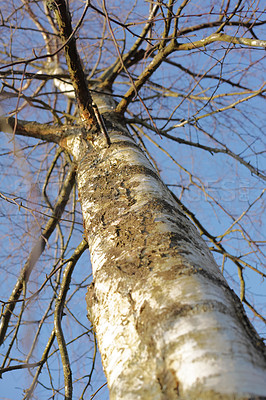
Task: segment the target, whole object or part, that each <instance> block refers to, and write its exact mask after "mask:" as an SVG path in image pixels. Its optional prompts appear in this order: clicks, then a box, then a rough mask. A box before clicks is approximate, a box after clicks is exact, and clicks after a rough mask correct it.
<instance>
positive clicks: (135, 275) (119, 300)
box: [65, 117, 266, 400]
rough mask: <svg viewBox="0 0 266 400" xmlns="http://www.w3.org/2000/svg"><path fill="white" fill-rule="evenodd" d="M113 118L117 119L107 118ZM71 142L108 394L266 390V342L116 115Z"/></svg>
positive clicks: (213, 395) (212, 394)
mask: <svg viewBox="0 0 266 400" xmlns="http://www.w3.org/2000/svg"><path fill="white" fill-rule="evenodd" d="M109 118H110V117H109ZM106 126H107V127H108V133H109V136H110V139H111V142H112V144H111V146H110V147H108V146H107V145H106V141H105V138H104V137H101V136H100V137H98V139H95V140H94V142H93V143H90V142H89V141H87V140H86V138H85V137H84V135H83V136H82V134H81V133H80V134H79V135H75V136H73V137H72V138H71V137H69V139H66V141H65V145H66V147H68V149H69V150H70V151H71V152H72V153H73V155H74V157H75V159H76V162H77V165H78V167H77V182H78V188H79V196H80V201H81V205H82V212H83V218H84V227H85V235H86V238H87V240H88V244H89V248H90V253H91V261H92V267H93V275H94V282H93V284H92V285H91V287H90V288H89V291H88V295H87V303H88V313H89V316H90V319H91V321H92V323H93V325H94V328H95V330H96V332H97V337H98V344H99V348H100V351H101V355H102V361H103V366H104V370H105V373H106V376H107V380H108V384H109V388H110V398H111V399H125V398H126V399H145V400H147V399H153V400H154V399H176V398H178V397H179V396H180V398H182V399H190V400H191V399H197V400H198V399H199V398H200V399H218V398H219V399H235V398H237V399H248V398H253V397H254V396H257V397H256V398H260V399H262V398H264V397H263V395H264V394H265V392H266V384H265V368H266V363H265V357H264V353H263V352H264V348H263V345H262V343H261V341H260V339H259V338H258V336H257V334H256V333H255V331H254V330H253V328H252V327H251V325H250V323H249V322H248V320H247V318H246V316H245V314H244V312H243V309H242V306H241V304H240V302H239V300H238V298H237V297H236V296H235V295H234V294H233V292H232V291H231V290H230V289H229V287H228V285H227V283H226V281H225V279H224V278H223V276H222V274H221V273H220V271H219V268H218V267H217V265H216V263H215V261H214V259H213V257H212V256H211V254H210V252H209V250H208V248H207V246H206V244H205V243H204V241H203V240H202V238H201V237H200V235H199V234H198V232H197V231H196V229H195V228H194V226H193V225H192V224H191V222H190V221H189V220H188V219H187V218H186V217H185V216H184V215H183V213H182V212H181V210H180V209H179V206H178V205H177V203H176V202H175V201H174V199H173V198H172V196H171V194H170V193H169V191H168V189H167V188H166V187H165V186H164V184H163V183H162V182H161V180H160V178H159V177H158V175H157V173H156V172H155V170H154V168H153V167H152V166H151V164H150V162H149V161H148V159H147V158H146V156H145V155H144V154H143V153H142V152H141V150H140V149H139V148H138V146H137V145H136V144H135V142H134V141H133V139H132V138H131V137H130V136H129V134H128V132H127V130H126V129H125V128H124V127H123V125H122V124H121V123H120V122H118V121H116V120H115V117H114V118H113V120H112V119H109V120H106Z"/></svg>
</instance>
